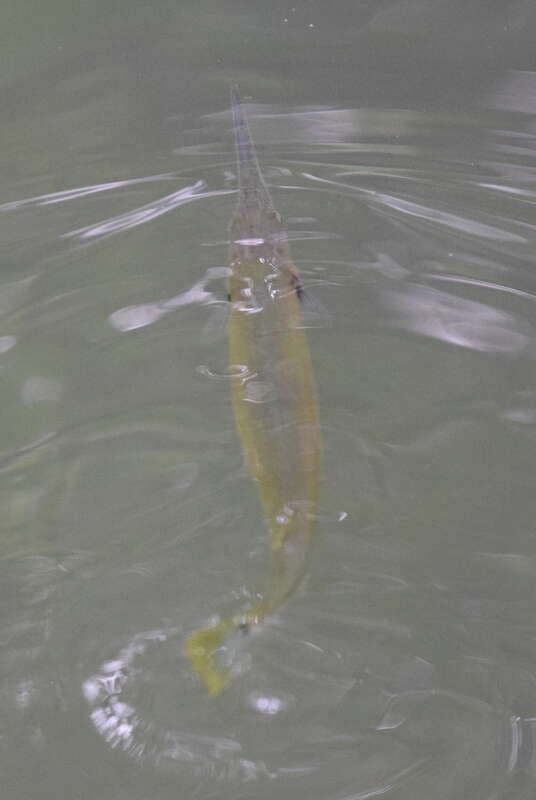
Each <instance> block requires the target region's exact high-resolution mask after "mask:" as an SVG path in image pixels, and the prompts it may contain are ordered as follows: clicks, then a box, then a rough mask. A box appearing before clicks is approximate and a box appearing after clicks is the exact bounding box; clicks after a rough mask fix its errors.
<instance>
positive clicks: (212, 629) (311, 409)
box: [185, 87, 320, 697]
mask: <svg viewBox="0 0 536 800" xmlns="http://www.w3.org/2000/svg"><path fill="white" fill-rule="evenodd" d="M231 107H232V118H233V128H234V135H235V145H236V158H237V172H238V204H237V206H236V209H235V212H234V215H233V217H232V220H231V226H230V233H231V237H230V238H231V243H230V275H229V284H228V293H229V298H228V299H229V303H230V313H229V322H228V326H229V327H228V340H229V362H230V373H231V375H232V377H231V380H230V384H231V394H232V405H233V410H234V418H235V424H236V429H237V432H238V435H239V438H240V440H241V444H242V450H243V453H244V458H245V463H246V466H247V469H248V471H249V473H250V475H251V477H252V478H253V481H254V482H255V483H256V486H257V491H258V495H259V498H260V501H261V507H262V511H263V515H264V519H265V523H266V527H267V529H268V532H269V535H270V544H271V548H270V549H271V567H270V570H269V575H268V579H267V584H266V588H265V590H264V592H262V593H260V594H259V595H256V596H257V597H259V598H260V599H259V600H258V601H257V602H255V603H254V604H252V606H251V607H250V608H245V609H243V610H241V611H239V612H238V613H237V614H235V615H234V616H230V617H228V618H225V619H222V620H221V621H219V622H217V623H215V624H212V625H208V626H207V627H204V628H201V629H200V630H198V631H196V632H194V633H193V634H191V635H190V636H189V638H188V639H187V640H186V643H185V652H186V655H187V656H188V657H189V659H190V661H191V664H192V666H193V668H194V670H195V671H196V672H197V674H198V675H199V677H200V678H201V680H202V681H203V683H204V684H205V686H206V689H207V691H208V694H209V695H210V696H212V697H215V696H216V695H218V694H220V692H222V691H223V689H225V688H226V687H227V686H228V684H229V683H230V682H231V680H232V678H233V677H234V671H233V667H232V665H231V664H229V663H228V659H227V658H226V657H225V649H226V648H225V643H226V641H227V640H228V639H229V638H230V637H232V635H233V634H240V633H244V634H245V633H248V632H249V631H250V629H251V628H252V627H254V626H257V625H259V624H260V623H261V622H262V621H263V620H264V619H265V617H266V616H267V615H269V614H271V613H272V612H274V611H275V610H276V609H278V608H279V607H280V606H281V605H282V604H283V603H284V602H285V601H286V600H287V599H288V597H289V596H290V595H291V594H292V593H293V592H294V591H295V590H296V588H297V587H298V586H299V585H300V583H301V582H302V579H303V577H304V575H305V574H306V572H307V569H308V563H309V558H310V553H311V545H312V540H313V536H314V528H315V516H316V510H317V497H318V482H319V462H320V428H319V420H318V410H317V401H316V388H315V378H314V374H313V367H312V362H311V355H310V352H309V347H308V343H307V336H306V331H305V327H304V320H303V315H302V310H303V308H302V307H303V303H304V301H305V292H304V289H303V287H302V285H301V281H300V276H299V273H298V270H297V268H296V266H295V265H294V264H293V263H292V260H291V255H290V250H289V244H288V239H287V235H286V232H285V229H284V227H283V223H282V221H281V217H280V215H279V214H278V212H277V211H276V210H275V208H274V205H273V203H272V199H271V197H270V193H269V191H268V188H267V186H266V183H265V181H264V179H263V176H262V173H261V170H260V167H259V162H258V159H257V155H256V151H255V146H254V143H253V140H252V137H251V132H250V128H249V124H248V120H247V117H246V113H245V110H244V106H243V104H242V102H241V99H240V94H239V90H238V88H237V87H233V88H232V90H231Z"/></svg>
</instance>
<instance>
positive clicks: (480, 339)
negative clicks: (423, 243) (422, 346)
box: [382, 284, 534, 353]
mask: <svg viewBox="0 0 536 800" xmlns="http://www.w3.org/2000/svg"><path fill="white" fill-rule="evenodd" d="M382 298H383V303H384V304H385V307H386V308H387V309H388V310H389V312H391V315H390V324H391V325H395V326H396V327H400V328H405V329H406V330H410V331H414V332H415V333H420V334H423V335H425V336H431V337H433V338H434V339H439V340H440V341H443V342H447V343H449V344H455V345H458V346H460V347H468V348H471V349H473V350H480V351H483V352H487V353H518V352H521V351H523V350H524V349H525V348H526V347H528V345H529V344H530V343H531V342H533V338H534V337H533V332H532V331H531V328H530V326H529V324H528V323H526V322H523V321H522V320H520V319H517V318H516V317H515V316H514V315H513V314H508V313H506V312H505V311H498V310H497V309H495V308H492V307H491V306H488V305H485V304H484V303H478V302H476V301H474V300H468V299H467V298H462V297H457V296H456V295H452V294H448V293H447V292H443V291H441V290H439V289H432V288H430V287H427V286H419V285H418V284H413V285H408V284H405V285H404V287H401V288H399V289H384V290H383V292H382Z"/></svg>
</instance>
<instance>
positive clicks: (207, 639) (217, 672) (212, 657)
mask: <svg viewBox="0 0 536 800" xmlns="http://www.w3.org/2000/svg"><path fill="white" fill-rule="evenodd" d="M235 628H236V626H235V623H234V621H233V620H232V619H225V620H222V621H221V622H219V623H218V624H217V625H208V626H207V627H206V628H200V629H199V630H198V631H195V632H194V633H192V634H191V636H189V637H188V639H187V640H186V643H185V645H184V652H185V654H186V655H187V656H188V658H189V659H190V661H191V664H192V667H193V668H194V670H195V671H196V672H197V674H198V675H199V677H200V678H201V680H202V681H203V683H204V684H205V686H206V688H207V692H208V694H209V697H217V696H218V695H219V694H220V693H221V692H223V690H224V689H225V688H226V687H227V686H228V685H229V683H230V682H231V680H232V677H233V676H232V671H231V668H230V667H227V666H225V665H223V664H221V663H220V662H219V661H218V656H217V653H218V650H220V649H221V647H222V645H223V643H224V641H225V639H226V638H227V636H229V634H230V633H231V632H232V631H233V630H234V629H235Z"/></svg>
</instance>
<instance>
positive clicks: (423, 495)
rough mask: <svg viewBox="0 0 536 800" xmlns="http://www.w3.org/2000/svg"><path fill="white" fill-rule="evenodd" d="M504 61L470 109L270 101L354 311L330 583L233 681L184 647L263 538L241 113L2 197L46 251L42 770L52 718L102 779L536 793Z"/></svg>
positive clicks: (25, 315)
mask: <svg viewBox="0 0 536 800" xmlns="http://www.w3.org/2000/svg"><path fill="white" fill-rule="evenodd" d="M510 77H512V76H510ZM512 80H513V83H511V84H504V85H503V84H499V86H498V88H497V90H496V94H495V95H494V96H495V98H496V99H495V101H493V102H491V101H490V100H488V101H487V102H488V110H487V111H483V112H479V113H480V116H479V114H476V113H474V114H472V115H464V114H460V116H459V117H456V115H452V116H451V118H450V121H449V125H450V127H448V128H447V130H446V131H445V129H444V126H445V118H444V117H441V115H435V114H433V113H427V112H423V111H420V112H413V111H411V110H401V111H398V110H394V111H389V110H388V109H377V110H367V109H351V108H344V109H334V108H327V107H323V106H315V107H308V108H303V107H301V108H294V109H293V108H284V107H282V106H281V107H276V108H275V107H272V106H269V107H268V106H266V107H265V106H259V105H256V106H251V108H250V112H251V113H252V115H253V125H252V127H253V130H254V134H255V135H257V134H258V137H257V138H258V140H259V142H260V145H261V148H262V153H261V157H262V161H263V163H264V162H266V165H267V170H266V174H267V179H268V181H269V183H270V186H271V188H272V191H273V193H274V197H275V200H276V205H277V206H278V207H281V210H282V211H284V212H285V213H286V214H287V215H288V216H292V217H293V219H292V224H291V234H290V238H291V239H292V247H293V252H294V255H295V258H296V260H297V263H298V266H299V267H300V269H301V272H302V276H303V282H304V285H305V288H306V289H308V290H310V291H311V293H312V294H313V295H316V296H317V297H318V299H319V301H320V302H321V303H322V304H323V305H324V306H325V307H326V308H327V309H328V311H329V314H330V318H331V325H330V327H328V326H324V325H318V326H316V328H315V326H314V325H313V326H312V327H313V328H314V330H312V331H311V332H310V338H311V349H312V352H313V356H314V359H315V365H316V372H317V380H318V384H319V390H320V402H321V415H322V426H323V438H324V467H323V470H324V474H323V484H324V485H323V497H322V503H323V508H322V510H321V513H320V514H319V524H318V528H319V534H318V545H317V554H316V557H315V560H314V563H313V568H312V575H311V578H310V581H309V582H308V584H307V585H306V586H305V587H304V589H303V591H302V593H301V595H300V596H299V597H297V598H296V599H295V600H293V601H292V602H291V603H289V605H288V607H287V608H286V609H283V610H282V612H281V614H280V617H279V618H278V619H275V620H273V621H271V622H270V624H268V625H267V626H266V628H265V630H263V631H262V632H261V633H260V635H259V636H258V637H256V638H254V637H252V641H251V643H250V644H248V656H249V659H247V660H246V661H245V665H244V669H243V674H242V675H241V676H240V678H239V679H238V680H237V682H236V685H235V686H234V687H232V689H230V690H229V692H228V693H226V694H225V695H223V696H222V698H221V699H219V700H217V701H208V700H207V699H206V697H205V696H204V695H203V693H202V691H201V688H200V687H199V685H198V684H197V682H196V679H195V677H194V676H193V675H192V674H191V672H190V671H189V667H188V665H187V664H186V663H185V661H184V659H183V657H182V654H181V642H182V639H183V637H184V636H185V635H187V634H188V633H189V632H191V631H192V630H194V629H195V628H196V627H197V626H198V625H200V624H202V623H203V622H204V621H206V619H207V617H208V615H209V614H211V613H214V612H215V611H218V612H220V611H221V613H224V611H225V608H226V607H228V606H231V605H235V604H236V601H237V600H240V601H242V600H244V599H245V598H248V597H249V593H250V591H251V590H252V587H255V586H257V585H258V577H259V575H262V574H263V569H264V566H265V562H266V558H267V553H266V549H265V539H266V535H265V533H264V530H263V527H262V524H261V522H260V519H259V511H258V508H257V506H256V503H255V497H254V491H253V487H252V486H251V485H250V482H249V481H248V480H247V478H246V477H245V476H244V474H243V471H242V470H241V456H240V453H239V451H238V445H237V443H236V440H235V435H234V432H233V420H232V415H231V412H230V407H229V400H228V396H227V379H228V378H229V376H230V375H231V374H234V373H232V371H230V370H229V365H228V363H227V361H226V346H225V311H224V306H225V279H226V277H227V274H228V268H227V267H225V266H221V264H223V263H225V259H226V247H227V243H226V241H225V237H226V226H227V223H228V219H229V217H230V214H231V211H232V208H233V204H234V194H235V186H234V167H233V156H232V153H231V152H230V150H229V152H227V151H225V152H223V153H222V144H221V142H222V141H225V134H226V131H227V128H228V115H227V113H225V114H220V115H207V117H206V118H204V119H206V121H207V124H209V123H210V125H214V126H215V127H216V131H217V136H216V137H215V141H214V144H213V145H204V144H196V145H195V147H193V148H192V147H188V148H177V149H176V150H175V157H176V158H177V159H179V160H180V161H181V166H184V163H185V162H186V161H187V167H185V168H184V169H182V170H174V169H170V170H169V171H166V172H163V173H161V174H152V173H151V174H150V175H149V174H148V175H147V176H146V177H143V176H142V177H135V178H125V179H122V180H115V181H109V182H100V183H99V182H97V181H96V180H95V182H91V183H89V182H88V185H87V186H78V187H77V188H69V187H66V188H65V189H60V190H58V191H53V192H49V193H44V192H40V191H38V190H36V191H35V192H31V193H29V194H32V196H31V197H28V198H27V199H24V198H23V199H20V198H19V196H18V195H16V196H14V197H13V198H7V199H6V201H5V202H4V203H3V204H2V206H0V222H2V223H3V222H5V224H6V239H7V240H8V241H9V242H10V246H11V247H12V248H13V251H14V252H16V247H17V242H18V241H19V240H21V241H22V240H23V239H24V236H23V233H24V232H25V230H26V229H27V228H32V226H33V224H34V223H35V225H36V226H39V225H43V232H42V236H43V240H46V242H47V247H48V245H49V244H50V242H51V240H53V243H52V245H51V247H50V249H47V248H44V251H43V254H42V256H41V255H39V256H36V255H35V254H34V256H33V261H31V262H30V263H29V264H28V266H24V272H23V273H22V277H21V276H17V280H16V281H13V280H11V279H10V281H7V282H6V283H8V284H9V286H6V292H5V293H4V295H3V298H1V299H0V304H1V310H2V313H3V318H4V320H5V332H4V333H3V335H2V336H1V337H0V358H1V363H0V370H1V373H0V374H1V375H2V377H3V378H4V379H5V381H6V387H7V388H6V395H5V397H6V400H5V403H6V414H7V417H8V418H9V420H10V425H11V428H12V429H13V431H15V433H14V434H13V440H12V442H11V444H9V443H8V444H7V445H6V447H3V448H2V456H3V459H2V473H3V476H4V478H5V485H4V488H2V489H1V490H0V491H1V492H2V497H3V499H4V500H5V503H4V508H5V514H4V521H3V526H4V529H5V540H4V547H5V550H4V552H3V553H2V560H1V563H0V570H1V572H2V577H3V582H2V585H3V587H4V588H3V589H2V592H3V598H2V599H3V602H2V619H1V624H0V640H1V641H2V643H3V644H4V645H6V647H5V648H4V655H3V656H1V657H0V663H1V664H2V667H3V668H4V671H5V676H6V677H5V683H4V695H3V696H4V698H5V701H6V702H5V706H6V714H5V722H4V723H3V725H4V726H5V728H4V731H3V735H4V736H6V735H7V736H10V735H11V736H13V735H14V733H15V734H16V735H15V739H14V741H16V743H17V745H18V746H19V747H20V751H21V754H22V755H21V756H20V758H21V759H32V758H35V757H36V753H37V754H39V757H48V758H50V759H51V761H54V759H56V761H57V759H58V752H61V751H62V749H63V748H64V747H65V746H66V739H67V738H68V736H67V735H66V733H65V731H62V730H60V729H58V725H57V724H56V722H55V720H56V717H57V715H58V713H59V710H61V711H62V713H66V714H67V713H69V714H71V715H72V721H74V722H76V726H77V728H78V730H79V731H81V733H80V732H79V733H78V734H77V736H79V737H80V738H79V747H78V749H77V750H76V753H77V758H79V759H80V761H81V764H82V768H83V769H84V770H85V771H86V772H91V771H96V770H98V765H99V763H101V762H102V761H103V759H104V760H105V759H106V758H111V759H112V761H111V762H110V763H111V764H112V767H110V769H111V771H112V773H113V771H114V769H117V771H118V773H121V770H122V769H124V764H125V763H127V764H129V765H130V762H131V761H132V762H135V764H136V765H137V768H139V769H140V770H141V771H142V773H143V774H145V772H144V771H146V773H147V774H148V775H149V776H154V775H156V776H160V775H169V774H171V775H172V776H173V778H174V780H176V781H177V783H174V784H173V786H174V788H176V787H177V786H179V787H182V788H183V790H184V791H192V792H195V793H197V794H193V795H192V796H197V795H198V796H200V797H207V798H208V797H210V796H215V795H217V794H218V792H220V791H222V792H223V794H222V796H225V797H227V796H229V797H231V796H232V797H248V798H257V797H258V798H268V797H273V796H274V794H277V795H278V796H279V795H281V796H283V795H287V794H288V795H290V794H292V796H296V797H300V796H301V797H307V798H318V800H320V799H321V798H322V800H324V799H325V798H328V797H329V798H334V800H343V798H346V799H348V798H355V800H357V798H359V799H360V800H361V798H363V800H364V798H368V797H377V796H383V795H385V796H393V797H397V798H398V797H400V798H408V800H409V798H412V799H413V798H415V797H417V796H418V797H425V796H426V797H433V798H435V797H437V798H452V799H453V800H454V798H456V800H458V798H460V797H464V796H471V797H472V798H487V797H502V796H506V794H507V793H508V792H510V793H511V796H512V797H517V796H519V797H523V798H524V797H528V796H530V791H531V790H532V789H533V788H534V782H535V780H536V769H535V756H534V752H535V751H534V745H535V742H534V736H535V735H536V734H535V731H536V727H535V721H534V720H535V719H536V679H535V676H534V667H533V665H534V657H535V656H536V652H535V648H534V633H535V629H534V621H533V608H534V599H535V598H534V588H533V587H534V580H533V579H534V577H535V575H536V569H535V566H534V546H533V520H534V514H535V512H536V508H535V506H534V497H533V495H534V491H533V478H532V474H533V464H534V456H535V446H536V440H535V437H534V431H533V428H532V426H533V425H534V422H535V420H536V394H535V392H534V390H533V383H534V374H533V370H534V364H535V359H534V353H535V349H534V323H533V319H534V311H533V304H534V297H535V296H536V288H535V286H534V275H533V268H534V253H535V247H534V245H535V239H536V225H535V223H534V220H533V217H532V207H533V204H534V200H535V197H536V195H535V192H534V189H533V185H532V182H533V180H534V174H535V173H534V169H535V165H534V163H533V157H534V151H533V144H534V131H533V130H532V128H531V127H530V124H529V121H528V118H527V120H526V124H525V118H523V119H513V118H510V117H508V118H505V117H504V114H503V113H501V115H500V119H499V118H495V117H494V116H493V114H494V112H493V111H491V110H489V107H490V106H493V105H494V103H495V104H497V103H500V102H503V101H501V100H500V97H501V96H502V95H501V93H502V94H506V95H507V96H508V98H510V99H509V100H508V102H507V103H506V105H502V106H501V109H502V110H504V108H505V107H508V108H512V109H515V110H516V111H518V112H519V110H520V107H519V103H520V100H519V96H518V95H515V93H516V92H518V90H519V86H520V85H521V84H522V85H523V86H525V85H526V83H527V81H528V80H529V79H528V78H527V77H526V76H525V77H523V80H521V79H520V78H519V76H517V77H516V78H515V80H514V79H512ZM529 83H530V81H529ZM531 85H532V84H531ZM516 87H517V88H516ZM519 91H520V90H519ZM514 95H515V96H516V97H517V99H515V98H514ZM497 98H499V99H497ZM521 110H523V111H526V110H527V109H526V108H523V109H521ZM200 124H201V125H202V124H203V121H201V122H200ZM509 126H510V127H509ZM516 126H517V127H516ZM520 141H521V142H522V143H523V145H522V147H521V148H520ZM196 159H198V160H196ZM519 159H521V160H522V162H521V164H520V163H519ZM166 166H167V164H166ZM164 169H165V167H164ZM139 173H140V170H134V169H132V175H138V176H139ZM161 181H165V184H166V187H168V185H169V182H170V181H171V182H174V181H176V183H177V187H178V188H176V189H175V187H172V188H173V189H174V191H171V192H169V191H168V189H166V191H165V192H164V191H163V190H162V187H161V186H160V185H159V184H160V182H161ZM132 192H135V194H132ZM155 195H156V197H155ZM74 201H76V203H75V202H74ZM193 201H196V202H195V203H194V202H193ZM86 204H87V205H86ZM90 204H91V205H90ZM107 204H108V205H107ZM75 206H76V211H74V210H73V209H74V208H75ZM37 214H40V215H41V214H46V215H47V216H46V218H45V217H41V216H39V217H38V216H37ZM32 215H36V216H32ZM43 220H45V221H44V222H43ZM95 220H97V221H95ZM32 230H35V229H34V228H32ZM112 233H113V234H114V236H111V234H112ZM10 235H11V236H12V239H10V238H9V237H10ZM34 235H35V236H36V238H37V245H38V244H39V230H38V229H37V233H36V234H34ZM82 243H83V244H84V247H81V245H82ZM90 243H91V245H92V246H91V247H90V246H89V244H90ZM93 245H95V246H93ZM207 245H209V246H207ZM138 251H139V252H138ZM216 253H217V255H216ZM22 263H23V259H22V256H21V264H22ZM218 264H219V265H218ZM65 265H70V266H72V270H67V269H65ZM75 298H76V302H75ZM207 306H208V307H210V308H209V309H208V310H207V308H206V307H207ZM171 312H174V313H171ZM212 312H216V316H217V317H218V318H217V319H216V320H214V318H212V317H211V316H210V315H211V313H212ZM207 319H208V320H209V321H208V322H207ZM438 342H440V343H441V345H442V347H441V348H438V347H437V343H438ZM58 353H59V354H60V356H59V357H58ZM58 362H60V363H58ZM215 378H222V380H215ZM256 388H257V389H258V388H259V387H256ZM260 388H261V389H263V390H264V389H265V387H260ZM256 399H257V400H258V398H256ZM21 408H22V409H23V410H24V409H26V412H25V414H26V415H22V416H17V415H21V414H22V412H21ZM28 414H31V415H33V416H31V417H30V416H28ZM341 508H343V509H345V510H344V512H339V513H338V517H337V512H338V510H339V509H341ZM335 509H336V510H337V512H336V511H335ZM95 731H96V732H97V733H98V737H97V738H98V742H99V747H102V748H103V749H100V750H99V749H98V748H97V749H96V745H95V743H94V738H92V737H94V735H95ZM467 753H470V758H467ZM116 758H117V762H116V761H114V760H113V759H116ZM121 759H125V760H124V761H123V760H121ZM116 764H117V765H118V766H117V767H116ZM114 779H115V773H114V774H113V775H112V777H111V778H110V781H111V782H112V783H113V780H114ZM151 780H152V778H151V777H149V778H148V781H149V786H150V785H151ZM181 781H184V783H181ZM221 787H232V788H225V789H222V788H221ZM136 791H137V789H136V787H134V788H133V791H132V797H134V798H136V797H140V798H141V797H142V796H143V795H142V792H143V791H144V787H142V788H140V789H139V793H138V794H136ZM516 792H517V794H516ZM104 794H105V793H104ZM103 796H104V795H103ZM163 796H164V795H163ZM165 796H167V795H165ZM170 796H171V794H170Z"/></svg>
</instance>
